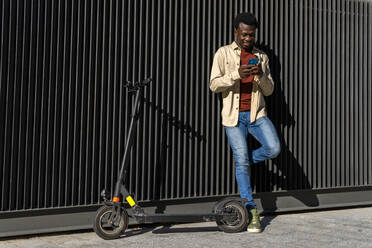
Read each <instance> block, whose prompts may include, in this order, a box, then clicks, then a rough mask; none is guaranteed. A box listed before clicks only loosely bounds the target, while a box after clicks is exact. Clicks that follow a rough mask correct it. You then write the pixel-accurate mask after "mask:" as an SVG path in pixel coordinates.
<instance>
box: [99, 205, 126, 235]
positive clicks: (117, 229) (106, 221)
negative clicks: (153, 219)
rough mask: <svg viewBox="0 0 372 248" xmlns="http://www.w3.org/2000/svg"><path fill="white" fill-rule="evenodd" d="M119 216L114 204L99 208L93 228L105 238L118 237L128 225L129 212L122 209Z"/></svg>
mask: <svg viewBox="0 0 372 248" xmlns="http://www.w3.org/2000/svg"><path fill="white" fill-rule="evenodd" d="M119 213H120V215H119V216H115V214H116V211H113V207H112V206H103V207H101V208H99V209H98V210H97V214H96V217H95V219H94V223H93V229H94V231H95V232H96V234H97V235H98V236H100V237H101V238H103V239H116V238H118V237H120V234H122V233H123V232H124V231H125V229H127V227H128V213H127V211H125V209H121V211H120V212H119Z"/></svg>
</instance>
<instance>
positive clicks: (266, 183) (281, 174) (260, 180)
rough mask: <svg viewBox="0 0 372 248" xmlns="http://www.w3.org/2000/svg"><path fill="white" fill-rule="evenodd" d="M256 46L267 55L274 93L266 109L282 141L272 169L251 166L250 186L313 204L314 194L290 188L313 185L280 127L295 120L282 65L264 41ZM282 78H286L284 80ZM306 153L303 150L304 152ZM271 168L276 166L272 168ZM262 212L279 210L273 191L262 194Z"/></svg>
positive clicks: (251, 140)
mask: <svg viewBox="0 0 372 248" xmlns="http://www.w3.org/2000/svg"><path fill="white" fill-rule="evenodd" d="M257 47H258V48H259V49H260V50H262V51H264V52H265V53H266V54H267V55H268V57H269V67H270V71H271V76H272V78H273V80H274V83H275V88H274V92H273V94H272V95H271V96H269V97H266V98H265V101H266V105H267V112H268V116H269V118H270V120H271V121H272V122H273V124H274V126H275V128H276V131H277V134H278V137H279V140H280V144H281V152H280V154H279V155H278V157H276V158H275V159H272V160H271V161H272V168H271V169H269V162H265V164H264V163H259V164H255V165H253V166H252V176H251V178H252V186H253V188H254V189H255V191H256V192H273V191H282V190H283V191H286V195H289V196H292V197H294V198H296V199H297V200H299V201H301V202H302V203H303V204H304V205H306V206H308V207H316V206H318V205H319V200H318V198H317V196H316V195H315V194H312V193H311V191H308V192H307V194H306V195H304V194H299V193H298V192H297V193H296V192H291V190H306V189H311V188H312V185H311V183H310V182H309V179H308V178H307V176H306V174H305V172H304V169H303V167H302V165H301V164H300V163H299V162H298V160H297V158H296V157H295V156H294V154H293V153H292V151H291V150H290V148H289V147H288V145H287V144H286V141H285V139H284V134H283V130H284V129H288V128H294V127H295V125H296V120H295V119H294V118H293V116H292V115H291V113H290V110H289V106H288V104H287V102H286V100H285V95H284V92H283V89H282V87H281V85H282V82H281V77H280V73H281V64H280V61H279V58H278V56H277V55H276V54H275V53H274V51H273V50H272V49H270V48H269V47H268V46H266V45H264V44H257ZM284 80H285V79H284ZM248 144H249V145H250V146H251V147H252V148H253V149H255V148H258V147H259V146H260V144H259V143H258V142H257V141H256V140H255V139H254V138H253V137H251V136H250V137H249V138H248ZM305 152H306V151H305ZM274 167H275V168H276V169H275V170H274ZM260 200H261V205H262V208H263V210H264V212H265V211H266V212H273V211H275V210H277V209H278V207H277V204H276V203H277V197H276V196H275V194H263V195H262V197H261V198H260Z"/></svg>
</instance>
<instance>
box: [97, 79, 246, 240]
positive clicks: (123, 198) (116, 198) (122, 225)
mask: <svg viewBox="0 0 372 248" xmlns="http://www.w3.org/2000/svg"><path fill="white" fill-rule="evenodd" d="M151 81H152V79H151V78H148V79H145V80H143V81H141V82H128V81H127V82H125V83H124V87H126V88H127V89H128V92H136V95H135V100H134V105H133V108H132V116H131V121H130V125H129V130H128V136H127V137H128V138H127V141H126V144H125V150H124V156H123V159H122V162H121V168H120V172H119V175H118V179H117V182H116V185H115V192H114V195H113V197H112V198H111V196H110V193H109V192H108V191H106V190H105V189H104V190H103V191H102V192H101V197H102V198H103V200H104V205H103V206H102V207H101V208H99V209H98V210H97V213H96V216H95V219H94V223H93V229H94V231H95V232H96V234H97V235H98V236H99V237H101V238H103V239H116V238H119V237H120V235H121V234H122V233H124V231H125V230H126V229H127V227H128V222H129V217H128V213H127V210H126V208H125V206H126V205H127V204H125V202H126V203H128V204H129V206H130V207H131V208H132V217H134V218H135V219H136V221H137V223H138V224H144V223H191V222H204V221H216V223H217V226H218V228H219V229H220V230H222V231H224V232H227V233H235V232H241V231H243V230H246V228H247V225H248V211H247V209H246V208H245V206H244V202H245V201H246V200H245V199H242V198H239V197H228V198H224V199H222V200H220V201H218V202H217V203H216V204H215V206H214V209H213V211H212V213H209V214H200V213H195V214H159V213H155V214H147V213H145V211H144V209H143V208H142V207H141V206H140V205H138V203H137V201H136V200H135V199H134V196H132V195H131V194H130V193H129V192H128V190H127V189H126V187H125V181H124V180H125V178H126V174H127V170H128V163H126V159H127V156H128V153H129V148H130V146H131V141H132V136H133V129H134V124H135V121H136V119H137V115H138V112H139V111H138V109H139V106H140V102H141V101H140V95H141V90H142V89H143V88H144V87H145V86H148V85H149V84H150V82H151Z"/></svg>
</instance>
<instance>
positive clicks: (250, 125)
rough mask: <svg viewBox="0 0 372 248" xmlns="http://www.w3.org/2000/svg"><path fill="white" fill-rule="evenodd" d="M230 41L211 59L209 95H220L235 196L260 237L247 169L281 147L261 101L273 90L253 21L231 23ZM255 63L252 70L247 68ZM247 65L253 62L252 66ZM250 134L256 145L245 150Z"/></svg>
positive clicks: (243, 18)
mask: <svg viewBox="0 0 372 248" xmlns="http://www.w3.org/2000/svg"><path fill="white" fill-rule="evenodd" d="M234 28H235V29H234V35H235V41H234V42H233V43H231V44H230V45H227V46H223V47H221V48H219V49H218V50H217V52H216V54H215V56H214V60H213V66H212V71H211V78H210V89H211V90H212V91H213V92H215V93H221V94H222V101H223V107H222V111H221V115H222V124H223V125H224V127H225V131H226V135H227V138H228V141H229V144H230V146H231V149H232V152H233V156H234V159H235V175H236V180H237V183H238V187H239V191H240V195H241V197H242V198H244V199H246V200H247V201H246V203H245V204H246V207H247V209H248V211H249V214H250V219H251V221H250V223H249V225H248V231H249V232H261V224H260V216H259V213H258V211H257V206H256V204H255V202H254V200H253V197H252V188H251V184H250V175H249V166H250V165H252V164H253V163H258V162H261V161H264V160H266V159H271V158H274V157H276V156H277V155H278V154H279V152H280V142H279V139H278V136H277V133H276V131H275V128H274V125H273V124H272V122H271V121H270V119H269V118H268V117H267V116H266V109H265V100H264V96H269V95H271V94H272V92H273V90H274V82H273V80H272V78H271V75H270V69H269V63H268V62H269V61H268V57H267V55H266V54H265V53H264V52H262V51H260V50H258V49H257V48H256V47H255V46H254V44H255V36H256V29H257V28H258V22H257V19H256V18H255V17H254V15H252V14H251V13H241V14H238V15H237V16H236V17H235V19H234ZM254 58H258V63H257V64H248V63H249V61H250V59H254ZM251 62H254V60H253V61H251ZM248 133H250V134H251V135H252V136H253V137H254V138H255V139H257V141H258V142H259V143H260V144H261V147H260V148H258V149H256V150H253V151H251V150H249V147H248V144H247V135H248Z"/></svg>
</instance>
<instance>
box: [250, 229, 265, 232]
mask: <svg viewBox="0 0 372 248" xmlns="http://www.w3.org/2000/svg"><path fill="white" fill-rule="evenodd" d="M248 232H251V233H260V232H262V230H261V229H248Z"/></svg>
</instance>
